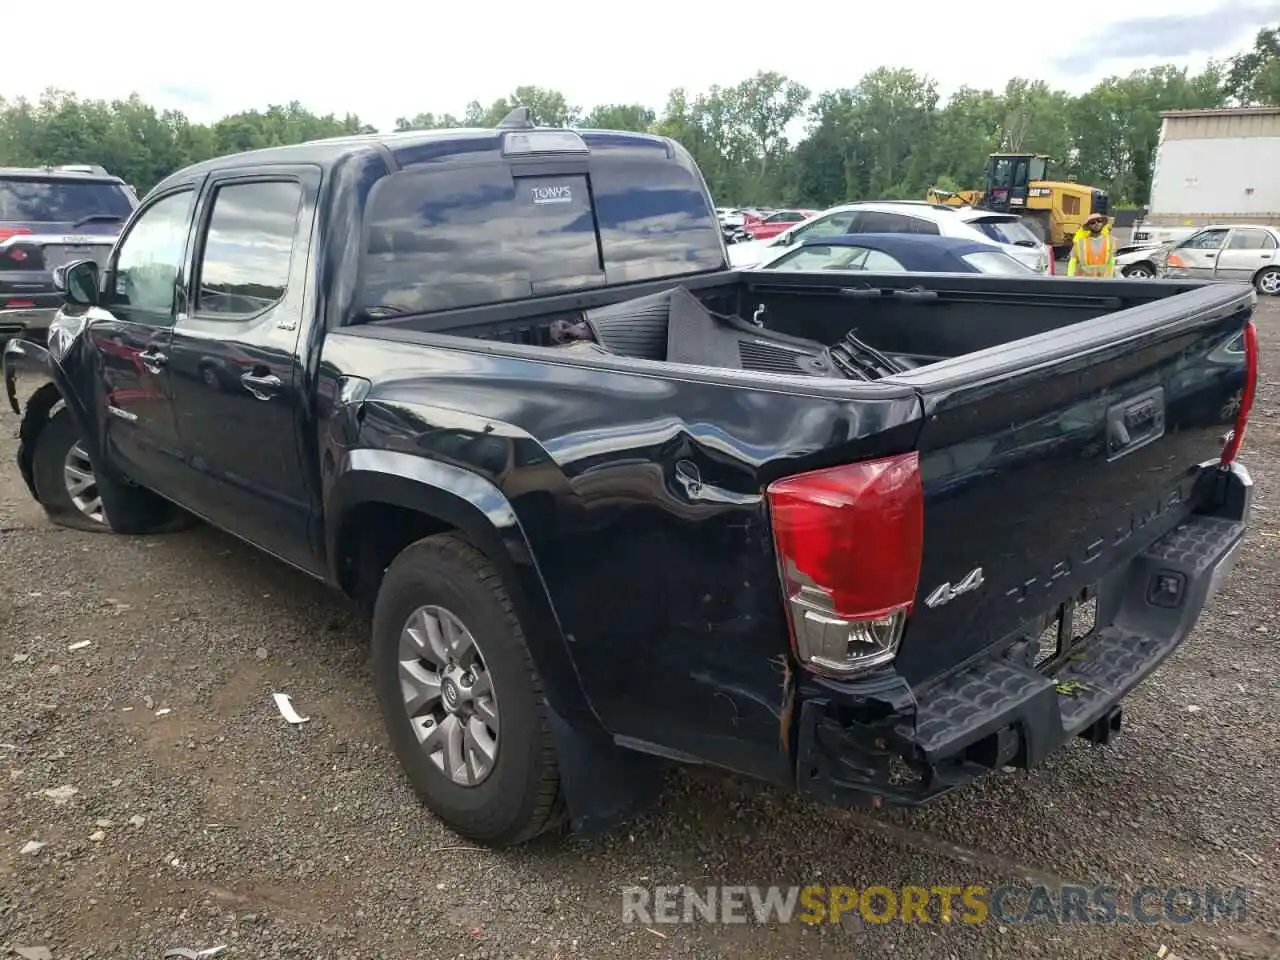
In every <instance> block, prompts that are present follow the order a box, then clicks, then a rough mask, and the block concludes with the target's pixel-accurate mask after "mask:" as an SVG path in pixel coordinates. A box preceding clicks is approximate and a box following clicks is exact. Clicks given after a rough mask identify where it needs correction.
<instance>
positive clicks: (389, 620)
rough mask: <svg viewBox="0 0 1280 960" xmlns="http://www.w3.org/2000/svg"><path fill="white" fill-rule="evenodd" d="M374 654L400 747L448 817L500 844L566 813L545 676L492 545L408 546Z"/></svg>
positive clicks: (388, 579) (432, 802) (386, 712)
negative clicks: (488, 553)
mask: <svg viewBox="0 0 1280 960" xmlns="http://www.w3.org/2000/svg"><path fill="white" fill-rule="evenodd" d="M372 662H373V670H374V683H375V685H376V688H377V694H378V702H379V705H380V707H381V709H382V716H383V721H384V722H385V724H386V727H387V733H388V735H389V736H390V739H391V745H392V748H393V749H394V750H395V753H396V756H397V757H398V758H399V760H400V763H401V765H402V766H403V767H404V770H405V773H406V774H407V775H408V778H409V781H410V783H411V784H412V785H413V788H414V790H415V791H416V792H417V793H418V795H419V796H420V797H421V798H422V800H423V801H424V802H425V804H426V805H427V807H428V808H429V809H430V810H431V811H432V812H433V813H435V814H436V816H438V817H439V818H440V819H441V820H443V821H444V822H445V823H446V824H448V825H449V826H450V827H452V828H453V829H454V830H455V831H457V832H458V833H460V834H462V835H463V836H465V837H468V838H470V839H473V840H478V841H480V842H483V843H487V844H491V845H493V846H508V845H511V844H516V843H521V842H523V841H525V840H529V839H532V838H533V837H535V836H537V835H538V834H540V833H543V832H545V831H546V830H548V829H550V828H551V827H553V826H555V825H556V824H557V823H559V822H560V821H561V820H562V819H563V804H562V802H561V798H560V777H559V770H558V768H557V766H556V757H555V749H554V746H553V745H552V742H551V731H550V727H549V726H548V723H547V717H546V713H545V706H544V701H543V695H542V689H541V682H540V680H539V678H538V674H537V671H536V669H535V667H534V664H533V658H532V657H531V656H530V653H529V648H528V646H527V645H526V643H525V638H524V633H523V631H522V629H521V626H520V622H519V620H518V619H517V618H516V616H515V612H514V610H513V609H512V605H511V600H510V598H509V597H508V596H507V592H506V589H505V588H504V586H503V584H502V580H501V577H500V576H499V574H498V572H497V570H496V569H495V568H494V567H493V565H492V564H491V563H490V562H489V560H488V559H487V558H486V557H485V556H484V555H483V554H482V553H480V552H479V551H478V550H476V549H475V548H474V547H473V546H471V545H470V544H469V543H468V542H467V541H466V540H464V539H462V538H460V537H458V536H455V535H452V534H445V535H441V536H435V537H428V538H426V539H425V540H420V541H418V542H417V543H415V544H413V545H412V546H410V547H408V548H407V549H405V550H404V551H403V552H402V553H401V554H400V555H399V556H398V557H397V558H396V559H395V560H394V561H393V562H392V564H391V566H390V567H389V568H388V570H387V573H386V576H385V577H384V578H383V581H382V586H381V588H380V589H379V591H378V599H377V602H376V604H375V606H374V617H373V650H372Z"/></svg>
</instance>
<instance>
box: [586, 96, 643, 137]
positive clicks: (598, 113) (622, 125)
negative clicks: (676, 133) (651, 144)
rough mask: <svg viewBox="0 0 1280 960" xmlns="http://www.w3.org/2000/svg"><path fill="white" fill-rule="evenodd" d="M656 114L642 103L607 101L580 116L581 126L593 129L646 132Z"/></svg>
mask: <svg viewBox="0 0 1280 960" xmlns="http://www.w3.org/2000/svg"><path fill="white" fill-rule="evenodd" d="M656 121H657V115H656V114H655V113H654V112H653V111H652V110H651V109H650V108H649V107H646V106H645V105H644V104H643V103H609V104H604V105H602V106H599V107H596V108H595V109H594V110H592V111H591V112H590V113H588V114H587V115H586V116H585V117H583V118H582V126H584V127H587V128H588V129H593V130H633V131H635V132H636V133H648V132H649V131H650V130H651V129H652V128H653V125H654V123H655V122H656Z"/></svg>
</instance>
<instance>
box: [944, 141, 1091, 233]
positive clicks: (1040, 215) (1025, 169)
mask: <svg viewBox="0 0 1280 960" xmlns="http://www.w3.org/2000/svg"><path fill="white" fill-rule="evenodd" d="M1049 162H1050V161H1049V158H1048V157H1047V156H1045V155H1044V154H1040V153H993V154H991V156H989V157H988V158H987V172H986V185H985V187H984V188H983V189H982V190H960V191H957V192H954V193H952V192H950V191H947V190H940V189H939V188H937V187H931V188H930V189H929V191H928V192H927V193H926V194H925V199H926V200H928V201H929V202H930V203H941V204H946V205H947V206H953V207H977V208H979V209H982V210H992V211H995V212H997V213H1017V214H1021V215H1022V217H1023V220H1024V222H1025V223H1026V225H1027V227H1028V228H1029V229H1030V230H1031V231H1032V232H1033V233H1035V234H1036V235H1037V236H1038V237H1040V238H1041V239H1042V240H1043V241H1044V242H1045V243H1047V244H1050V245H1051V246H1052V247H1053V248H1054V249H1055V250H1058V251H1062V250H1063V249H1064V248H1069V247H1070V246H1071V240H1072V237H1074V236H1075V232H1076V231H1077V230H1079V229H1080V228H1081V227H1082V226H1084V222H1085V220H1087V219H1088V218H1089V215H1090V214H1092V213H1101V214H1106V213H1107V209H1108V201H1107V193H1106V191H1105V190H1099V189H1098V188H1097V187H1091V186H1088V185H1086V184H1082V183H1076V182H1075V181H1074V180H1050V179H1049Z"/></svg>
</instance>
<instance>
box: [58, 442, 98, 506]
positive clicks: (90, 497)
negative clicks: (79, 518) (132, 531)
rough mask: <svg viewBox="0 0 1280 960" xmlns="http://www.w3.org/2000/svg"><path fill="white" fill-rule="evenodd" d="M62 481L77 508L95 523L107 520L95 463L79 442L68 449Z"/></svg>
mask: <svg viewBox="0 0 1280 960" xmlns="http://www.w3.org/2000/svg"><path fill="white" fill-rule="evenodd" d="M62 481H63V483H64V485H65V486H66V490H67V496H69V497H70V498H71V502H72V504H74V505H75V508H76V509H77V510H79V511H80V512H81V513H82V514H84V516H86V517H88V518H89V519H90V520H92V521H94V522H95V523H106V522H107V520H106V514H105V513H103V510H102V496H101V494H100V493H99V492H98V478H97V477H96V476H95V475H94V472H93V464H92V463H90V462H89V454H88V453H87V452H86V451H85V449H84V447H83V446H81V445H80V444H79V443H76V444H75V445H74V446H72V448H71V449H70V450H68V451H67V456H66V459H65V460H64V461H63V464H62Z"/></svg>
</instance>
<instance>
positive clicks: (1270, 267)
mask: <svg viewBox="0 0 1280 960" xmlns="http://www.w3.org/2000/svg"><path fill="white" fill-rule="evenodd" d="M1264 273H1280V266H1277V265H1276V264H1274V263H1269V264H1267V265H1266V266H1265V267H1259V268H1258V269H1257V270H1256V271H1254V274H1253V276H1252V277H1251V278H1250V280H1249V282H1250V283H1252V284H1253V286H1254V289H1257V287H1258V279H1259V278H1260V277H1261V276H1262V275H1263V274H1264Z"/></svg>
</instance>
